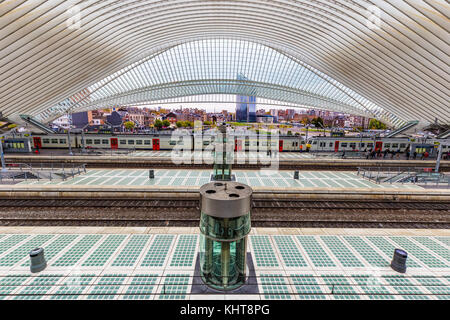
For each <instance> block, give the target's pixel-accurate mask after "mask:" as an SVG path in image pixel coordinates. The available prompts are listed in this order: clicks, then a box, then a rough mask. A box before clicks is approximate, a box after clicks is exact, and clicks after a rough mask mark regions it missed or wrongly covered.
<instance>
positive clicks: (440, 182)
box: [357, 166, 450, 188]
mask: <svg viewBox="0 0 450 320" xmlns="http://www.w3.org/2000/svg"><path fill="white" fill-rule="evenodd" d="M357 174H358V176H362V177H363V178H365V179H368V180H371V181H373V182H375V183H389V184H392V183H401V184H405V183H408V184H417V185H425V186H433V185H435V186H439V187H447V188H450V175H447V174H445V173H442V172H433V169H432V168H417V167H413V168H411V167H408V168H405V167H381V166H378V167H367V168H363V167H358V173H357Z"/></svg>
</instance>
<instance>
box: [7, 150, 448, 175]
mask: <svg viewBox="0 0 450 320" xmlns="http://www.w3.org/2000/svg"><path fill="white" fill-rule="evenodd" d="M136 153H138V154H139V153H140V152H139V151H137V152H136ZM5 160H6V163H7V165H15V164H21V163H22V164H27V165H31V166H33V165H34V166H40V165H41V164H45V165H51V164H58V165H61V164H65V165H67V166H72V165H74V166H78V165H86V166H87V167H88V168H151V167H153V168H158V167H160V168H181V167H189V168H197V169H201V168H210V167H211V163H212V157H210V156H204V157H202V156H201V155H200V154H191V153H187V154H180V156H177V157H172V156H171V153H170V151H154V152H153V151H151V152H146V153H142V154H141V155H136V154H134V153H133V152H132V153H126V154H124V153H108V152H106V153H104V154H100V155H78V154H77V155H72V156H70V155H67V154H62V153H60V152H57V153H52V152H45V153H44V152H43V153H42V154H39V155H18V154H8V155H6V156H5ZM174 160H176V161H178V162H174ZM275 162H276V163H277V164H278V166H279V168H280V169H295V170H329V169H330V168H333V169H335V170H357V169H358V168H359V167H364V168H378V167H397V168H409V167H412V168H434V167H435V166H436V160H419V159H416V160H406V159H382V158H379V159H365V158H349V159H342V158H341V157H337V158H336V157H333V155H326V154H321V155H318V156H317V155H315V154H312V153H294V152H292V153H278V154H277V155H276V156H275V155H274V156H273V157H272V158H269V157H264V158H260V156H258V155H257V154H252V153H250V154H249V153H246V154H242V155H239V156H235V158H234V164H233V167H234V168H241V169H259V168H263V167H267V166H268V165H269V164H270V163H275ZM440 171H441V172H448V171H450V161H449V160H441V162H440Z"/></svg>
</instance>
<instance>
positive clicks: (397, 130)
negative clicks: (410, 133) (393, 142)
mask: <svg viewBox="0 0 450 320" xmlns="http://www.w3.org/2000/svg"><path fill="white" fill-rule="evenodd" d="M418 123H419V120H414V121H410V122H408V123H407V124H405V125H404V126H403V127H401V128H398V129H396V130H394V131H392V132H389V133H388V134H387V135H386V136H385V138H393V137H395V136H397V135H399V134H400V133H403V132H405V131H406V130H409V129H411V128H413V127H414V126H416V125H417V124H418Z"/></svg>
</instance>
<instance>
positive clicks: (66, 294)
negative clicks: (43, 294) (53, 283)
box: [50, 274, 95, 300]
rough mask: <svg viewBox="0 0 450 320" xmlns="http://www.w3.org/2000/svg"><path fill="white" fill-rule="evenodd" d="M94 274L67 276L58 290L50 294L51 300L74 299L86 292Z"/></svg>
mask: <svg viewBox="0 0 450 320" xmlns="http://www.w3.org/2000/svg"><path fill="white" fill-rule="evenodd" d="M94 277H95V276H94V275H92V274H91V275H90V274H81V275H78V276H69V277H67V278H66V279H65V280H64V282H63V283H62V285H61V286H60V287H59V288H58V290H57V291H56V292H55V293H54V294H53V295H52V296H51V298H50V299H51V300H75V299H78V298H79V297H80V295H81V294H84V293H86V291H87V289H88V287H89V284H90V283H91V282H92V280H93V279H94Z"/></svg>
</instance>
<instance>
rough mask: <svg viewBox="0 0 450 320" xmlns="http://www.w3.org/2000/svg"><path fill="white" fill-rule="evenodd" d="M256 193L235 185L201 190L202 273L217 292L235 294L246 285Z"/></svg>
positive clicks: (214, 184)
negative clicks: (252, 209)
mask: <svg viewBox="0 0 450 320" xmlns="http://www.w3.org/2000/svg"><path fill="white" fill-rule="evenodd" d="M252 193H253V190H252V189H251V188H250V187H249V186H247V185H245V184H242V183H238V182H234V181H216V182H210V183H207V184H205V185H203V186H202V187H201V188H200V201H201V205H200V207H201V213H200V214H201V217H200V233H201V235H200V250H199V258H200V259H199V260H200V273H201V278H202V280H203V282H204V283H205V284H206V285H207V286H209V287H211V288H213V289H216V290H234V289H237V288H239V287H241V286H242V285H244V284H245V282H246V275H247V235H248V234H249V232H250V229H251V221H250V211H251V203H252Z"/></svg>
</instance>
